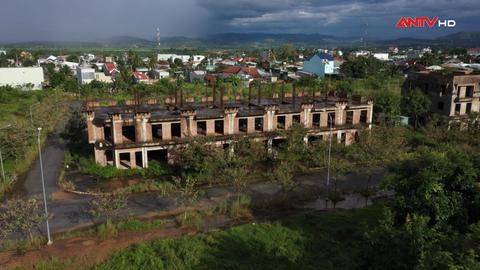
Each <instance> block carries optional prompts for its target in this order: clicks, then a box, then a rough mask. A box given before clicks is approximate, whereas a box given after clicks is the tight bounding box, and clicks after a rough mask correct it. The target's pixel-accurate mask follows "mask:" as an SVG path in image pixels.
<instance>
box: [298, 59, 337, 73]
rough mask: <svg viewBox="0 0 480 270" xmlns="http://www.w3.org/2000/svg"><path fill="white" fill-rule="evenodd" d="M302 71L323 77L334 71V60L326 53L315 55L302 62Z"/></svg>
mask: <svg viewBox="0 0 480 270" xmlns="http://www.w3.org/2000/svg"><path fill="white" fill-rule="evenodd" d="M303 71H304V72H308V73H312V74H315V75H317V76H319V77H324V76H325V75H326V74H328V75H332V74H334V71H335V60H334V59H333V56H332V55H330V54H328V53H317V54H315V55H313V56H312V57H310V58H307V59H305V61H304V62H303Z"/></svg>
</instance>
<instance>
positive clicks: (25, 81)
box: [0, 67, 45, 90]
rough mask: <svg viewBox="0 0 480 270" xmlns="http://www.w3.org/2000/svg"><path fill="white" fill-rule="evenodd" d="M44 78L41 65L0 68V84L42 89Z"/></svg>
mask: <svg viewBox="0 0 480 270" xmlns="http://www.w3.org/2000/svg"><path fill="white" fill-rule="evenodd" d="M44 80H45V79H44V77H43V69H42V68H41V67H12V68H0V86H6V85H10V86H13V87H21V88H24V89H27V90H29V89H31V90H39V89H42V83H43V81H44Z"/></svg>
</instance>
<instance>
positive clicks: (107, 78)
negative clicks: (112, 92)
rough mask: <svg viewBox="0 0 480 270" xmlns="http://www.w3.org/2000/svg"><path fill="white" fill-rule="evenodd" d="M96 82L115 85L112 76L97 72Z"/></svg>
mask: <svg viewBox="0 0 480 270" xmlns="http://www.w3.org/2000/svg"><path fill="white" fill-rule="evenodd" d="M95 80H96V81H99V82H103V83H113V79H112V76H107V75H105V73H103V72H95Z"/></svg>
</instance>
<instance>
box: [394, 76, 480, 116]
mask: <svg viewBox="0 0 480 270" xmlns="http://www.w3.org/2000/svg"><path fill="white" fill-rule="evenodd" d="M415 88H419V89H421V90H422V91H423V92H424V93H425V94H427V96H428V97H429V98H430V100H431V102H432V107H431V110H430V111H431V112H432V113H437V114H440V115H444V116H448V117H452V118H463V117H467V116H468V115H469V114H471V113H473V112H479V111H480V72H474V71H456V72H451V73H442V72H439V71H437V72H435V71H421V72H412V73H410V74H409V75H408V78H407V80H406V81H405V83H404V85H403V88H402V94H403V95H405V94H407V93H408V91H409V90H411V89H415Z"/></svg>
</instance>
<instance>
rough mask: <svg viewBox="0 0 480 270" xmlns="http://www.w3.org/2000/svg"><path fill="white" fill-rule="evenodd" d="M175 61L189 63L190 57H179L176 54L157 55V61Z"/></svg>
mask: <svg viewBox="0 0 480 270" xmlns="http://www.w3.org/2000/svg"><path fill="white" fill-rule="evenodd" d="M175 59H180V60H181V61H182V63H187V62H188V61H190V55H178V54H174V53H164V54H161V53H159V54H157V61H168V60H172V61H175Z"/></svg>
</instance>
